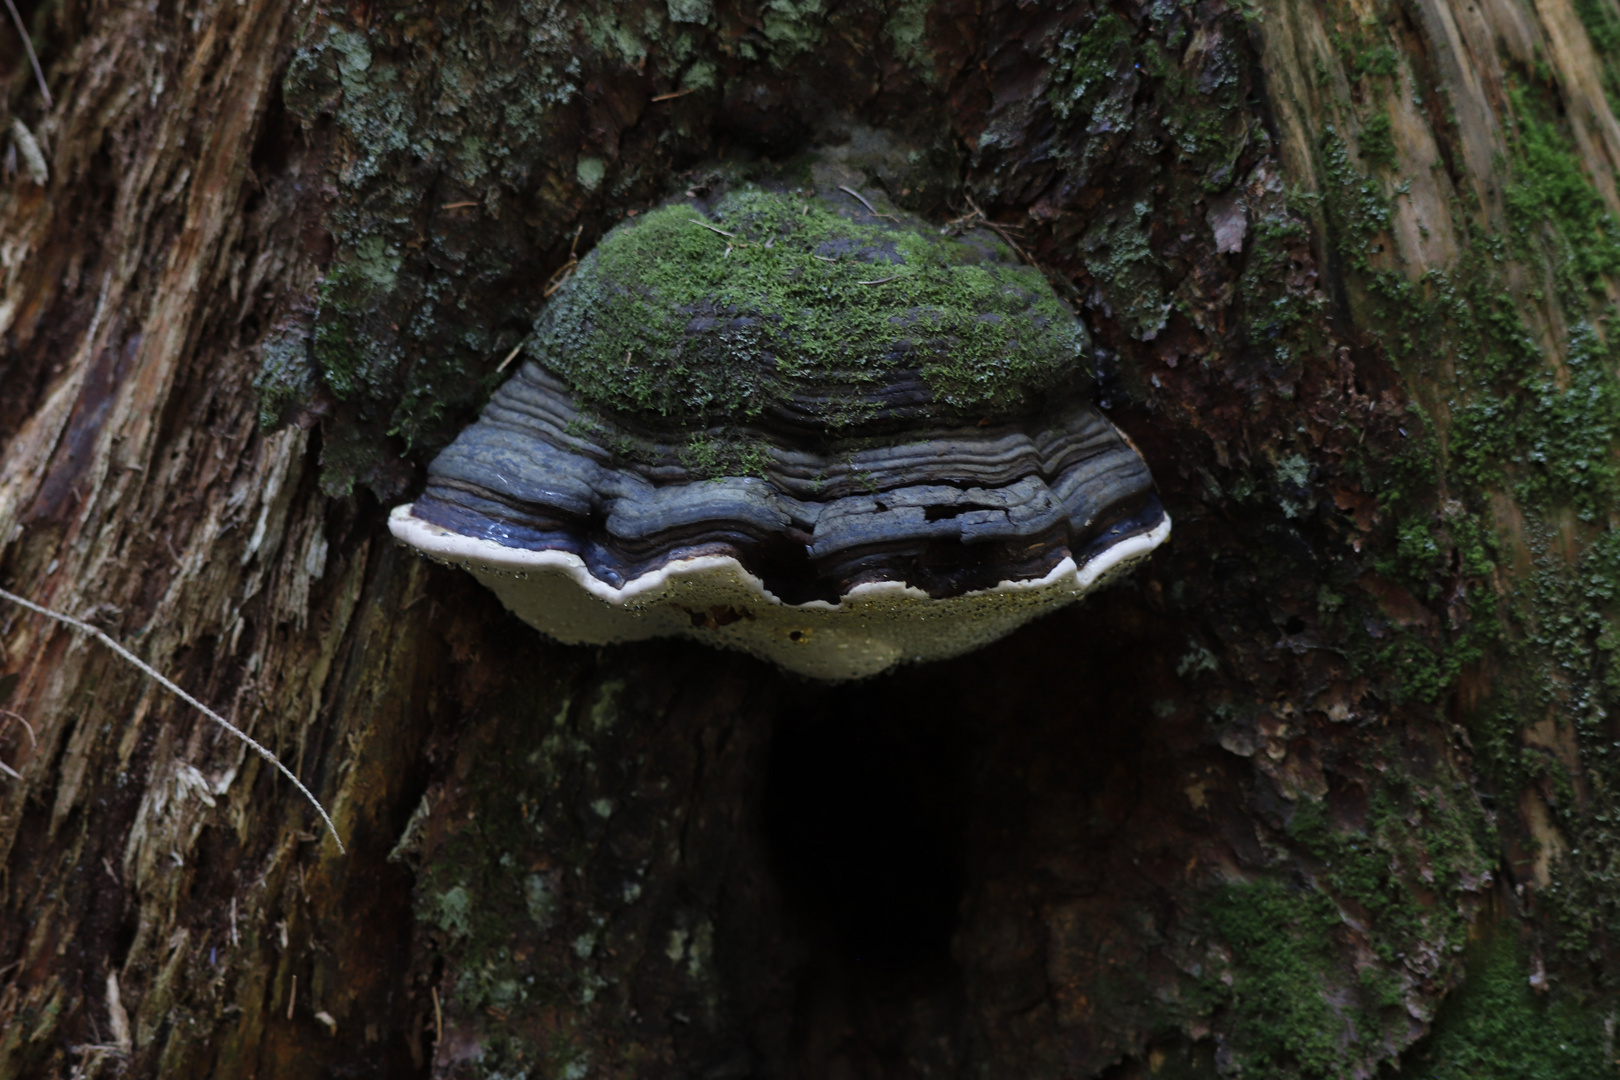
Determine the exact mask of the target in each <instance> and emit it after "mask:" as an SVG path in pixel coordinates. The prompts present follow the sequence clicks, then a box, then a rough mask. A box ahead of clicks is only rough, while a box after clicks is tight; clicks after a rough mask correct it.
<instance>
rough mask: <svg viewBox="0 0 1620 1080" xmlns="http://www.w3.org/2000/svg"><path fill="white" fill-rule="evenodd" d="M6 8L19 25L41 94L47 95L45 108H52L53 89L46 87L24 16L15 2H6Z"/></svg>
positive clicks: (19, 35) (9, 0) (43, 73)
mask: <svg viewBox="0 0 1620 1080" xmlns="http://www.w3.org/2000/svg"><path fill="white" fill-rule="evenodd" d="M6 7H7V8H8V9H9V10H10V11H11V21H12V22H14V23H16V24H17V36H18V37H20V38H22V43H23V48H24V49H25V50H27V52H28V62H29V63H30V64H32V65H34V78H35V79H36V80H38V82H39V92H40V93H41V94H44V95H45V107H46V108H47V109H49V108H52V107H53V106H54V103H53V102H52V101H51V88H50V87H48V86H46V85H45V72H44V71H43V70H42V69H41V68H40V66H39V57H37V56H35V55H34V43H33V42H32V41H31V40H29V37H28V28H27V27H25V26H23V21H22V14H21V13H20V12H18V11H17V5H16V4H15V3H13V0H6Z"/></svg>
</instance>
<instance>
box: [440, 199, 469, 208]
mask: <svg viewBox="0 0 1620 1080" xmlns="http://www.w3.org/2000/svg"><path fill="white" fill-rule="evenodd" d="M477 205H478V202H477V200H474V201H472V202H447V203H445V204H444V205H443V206H441V207H439V209H440V210H461V209H463V208H465V207H468V206H477Z"/></svg>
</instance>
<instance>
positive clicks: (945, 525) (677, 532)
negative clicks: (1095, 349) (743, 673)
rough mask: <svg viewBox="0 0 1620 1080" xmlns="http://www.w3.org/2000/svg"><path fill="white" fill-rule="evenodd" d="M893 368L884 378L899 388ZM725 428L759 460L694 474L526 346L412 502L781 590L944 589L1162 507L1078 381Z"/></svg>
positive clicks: (903, 389) (676, 439) (576, 548)
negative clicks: (591, 402)
mask: <svg viewBox="0 0 1620 1080" xmlns="http://www.w3.org/2000/svg"><path fill="white" fill-rule="evenodd" d="M908 382H909V380H906V379H899V380H896V382H895V384H894V385H893V386H892V387H891V389H892V390H895V391H898V393H899V396H900V397H902V398H904V397H907V396H909V388H908V385H907V384H908ZM916 385H917V386H918V387H920V386H921V382H920V380H918V382H917V384H916ZM717 437H720V436H718V435H717ZM723 437H725V438H729V439H733V440H735V439H739V438H741V439H744V440H746V441H747V442H748V443H749V445H751V446H753V447H755V448H756V455H755V457H754V459H753V460H754V462H755V470H754V471H756V472H757V473H758V475H749V476H721V477H718V478H712V479H698V478H695V477H694V475H693V473H692V470H690V469H689V468H688V467H687V466H686V465H685V464H683V451H684V449H685V447H686V445H687V443H686V438H687V436H686V435H685V434H684V433H676V432H670V433H668V435H667V437H666V439H664V440H660V439H659V438H658V437H657V433H649V432H647V431H645V430H634V429H631V428H629V427H628V426H620V425H618V424H615V423H614V421H613V420H612V419H611V418H608V417H605V416H603V415H601V414H598V413H594V412H593V413H592V414H591V415H589V416H585V415H582V414H581V413H580V411H579V410H577V409H576V408H575V405H574V402H573V399H572V396H571V395H570V392H569V389H568V387H567V386H566V385H564V384H563V383H562V382H561V381H560V380H559V379H557V378H556V377H554V376H553V375H551V374H550V373H549V372H547V371H546V370H545V369H543V368H542V367H541V366H540V365H539V364H538V363H536V362H534V361H532V360H531V361H528V362H526V363H525V364H524V366H523V367H522V369H521V370H520V371H519V372H518V373H517V374H516V375H515V376H514V377H513V378H512V379H511V380H509V381H508V382H507V383H506V384H505V385H504V386H503V387H502V388H501V389H500V390H499V391H498V392H497V393H496V395H495V397H494V399H493V400H492V401H491V402H490V403H489V405H488V407H487V408H486V409H485V410H484V413H483V416H482V417H481V419H480V420H479V421H478V422H477V423H476V424H474V425H472V426H471V427H469V428H467V429H466V430H465V431H463V432H462V433H461V435H460V436H459V437H458V438H457V439H456V440H455V442H454V443H452V444H451V445H450V446H449V447H448V448H447V449H446V450H445V451H444V452H443V453H441V454H440V455H439V457H438V458H437V459H436V460H435V461H434V462H433V464H432V466H431V467H430V469H429V473H428V482H427V488H426V491H425V492H424V493H423V495H422V497H421V498H419V499H418V500H417V501H416V503H415V505H414V507H413V509H412V510H411V513H412V514H413V515H414V516H415V517H417V518H420V519H422V520H424V521H427V522H430V523H432V524H434V525H437V526H440V527H441V528H444V529H448V530H450V531H452V532H455V533H459V534H461V535H464V536H468V537H472V538H476V539H481V540H488V541H493V542H495V543H497V544H500V545H501V546H503V547H507V548H515V549H525V550H530V551H544V550H556V551H566V552H570V553H572V554H574V555H577V556H579V558H581V559H582V560H583V561H584V563H585V565H586V567H587V568H588V569H589V571H590V573H591V574H592V575H593V576H594V577H596V578H597V579H599V580H600V581H603V582H605V583H607V584H609V585H612V586H614V587H616V588H617V587H622V586H623V585H624V584H625V583H626V582H628V581H631V580H633V579H635V578H638V577H641V576H642V575H645V574H648V573H650V572H652V571H655V570H658V569H660V568H661V567H663V566H665V565H667V564H669V563H671V562H674V561H677V560H681V559H689V558H694V557H698V556H703V555H729V556H731V557H734V558H735V559H737V560H738V561H739V562H740V563H741V564H742V565H743V566H744V567H745V568H747V569H748V570H749V571H750V572H751V573H753V574H754V575H756V576H757V577H759V578H760V579H761V580H762V581H763V582H764V583H765V586H766V588H767V589H769V590H770V592H771V593H772V594H774V595H775V596H776V597H777V598H778V599H779V600H781V601H782V602H784V603H788V604H801V603H805V602H807V601H811V600H824V601H828V602H830V603H837V602H838V601H839V598H840V597H842V596H844V595H846V594H848V593H849V592H850V590H851V589H853V588H854V587H855V586H857V585H860V584H863V583H870V582H880V581H901V582H905V583H906V584H908V585H911V586H913V587H916V588H918V589H921V590H922V591H923V592H926V593H927V594H928V595H929V596H931V597H935V598H944V597H950V596H958V595H961V594H964V593H968V592H972V591H975V590H982V589H987V588H991V587H993V586H995V585H997V584H999V583H1001V582H1005V581H1025V580H1035V579H1039V578H1041V577H1042V576H1043V575H1046V574H1047V573H1048V572H1049V571H1051V570H1052V569H1053V567H1055V566H1057V565H1058V563H1060V562H1061V561H1062V560H1063V559H1064V558H1065V557H1072V558H1073V559H1074V561H1075V563H1076V564H1077V565H1079V566H1082V567H1083V566H1084V565H1085V564H1086V562H1087V561H1088V560H1089V559H1091V558H1092V557H1094V556H1095V555H1097V554H1099V553H1101V552H1103V551H1106V550H1107V549H1109V548H1110V547H1113V546H1114V545H1116V544H1118V543H1119V542H1120V541H1122V540H1125V539H1128V538H1130V537H1132V536H1136V535H1145V534H1147V533H1150V532H1152V531H1153V530H1154V529H1155V528H1157V527H1159V526H1160V524H1161V522H1162V521H1163V520H1164V511H1163V509H1162V507H1161V506H1160V503H1159V500H1158V498H1157V496H1156V495H1155V494H1154V490H1153V481H1152V477H1151V476H1150V475H1149V472H1148V468H1147V465H1146V464H1145V463H1144V462H1143V461H1142V459H1141V457H1140V456H1139V455H1138V454H1137V453H1136V451H1135V450H1134V449H1132V448H1131V446H1130V445H1129V444H1128V443H1127V442H1126V441H1125V440H1124V439H1123V438H1121V437H1120V435H1119V434H1118V432H1116V431H1115V429H1114V428H1113V427H1112V425H1110V424H1109V423H1108V421H1107V420H1105V419H1103V417H1102V416H1101V415H1100V414H1099V413H1098V412H1097V410H1096V409H1095V408H1094V407H1093V406H1092V405H1091V404H1090V402H1089V401H1088V400H1086V398H1085V397H1084V396H1082V395H1080V394H1068V395H1060V396H1058V398H1057V400H1056V401H1055V402H1054V403H1052V404H1051V405H1049V407H1047V408H1046V409H1045V410H1043V411H1042V412H1040V413H1039V414H1037V415H1035V416H1031V417H1027V418H1025V419H1022V420H1018V421H1010V422H1005V423H1000V424H993V425H984V426H980V425H978V424H958V425H950V424H943V423H941V422H939V421H938V420H937V419H936V420H933V421H931V422H928V423H926V424H924V425H922V426H919V427H915V428H912V429H911V430H903V431H890V432H887V433H885V434H883V435H881V436H877V435H863V436H861V437H858V438H848V439H830V440H829V439H818V438H815V437H813V436H808V437H807V435H806V433H805V432H803V431H797V430H795V429H794V427H793V426H791V425H773V427H772V428H763V427H762V428H760V429H758V430H750V429H746V428H745V429H742V430H740V431H739V430H738V429H735V428H732V429H729V430H728V431H726V432H725V433H724V435H723Z"/></svg>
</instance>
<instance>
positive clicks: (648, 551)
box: [389, 166, 1170, 679]
mask: <svg viewBox="0 0 1620 1080" xmlns="http://www.w3.org/2000/svg"><path fill="white" fill-rule="evenodd" d="M841 179H843V178H842V177H840V176H839V174H838V173H837V172H835V171H832V170H830V169H829V168H827V167H824V166H823V167H817V168H816V169H815V170H814V172H813V173H812V180H811V183H810V184H807V185H805V186H801V187H791V186H786V185H783V186H776V187H769V186H760V185H754V184H746V185H740V186H736V187H733V188H731V189H730V190H727V191H723V192H719V193H717V194H715V195H713V196H711V197H710V198H709V199H707V200H703V199H696V198H690V197H689V198H686V199H682V200H679V201H675V202H671V203H668V204H666V205H664V206H662V207H659V208H658V209H655V210H652V211H649V212H647V213H645V214H642V215H640V216H639V217H636V218H634V219H631V220H629V221H626V222H625V223H623V224H621V225H619V226H617V227H616V228H614V229H613V230H612V231H611V232H609V233H608V234H607V235H606V236H605V237H604V238H603V239H602V241H601V242H600V243H599V244H598V245H597V247H596V249H595V250H594V251H592V252H591V253H590V254H588V255H586V256H585V257H584V258H583V259H582V260H581V261H580V263H579V267H578V270H577V272H576V273H575V274H574V275H573V276H572V278H570V279H569V280H568V281H567V282H566V284H564V285H563V287H562V288H561V289H560V290H559V291H558V292H557V294H556V295H555V296H554V297H553V298H552V299H551V301H550V302H549V303H548V304H547V306H546V308H545V310H544V311H543V312H542V314H541V316H540V318H539V320H538V321H537V323H536V325H535V330H534V334H533V335H532V337H531V338H530V340H529V342H528V345H527V358H526V361H525V363H524V364H523V366H522V368H521V369H520V370H519V371H518V373H517V374H516V375H515V376H513V378H511V379H510V380H509V381H508V382H507V383H506V384H505V385H504V386H502V387H501V388H500V390H499V391H498V392H497V393H496V394H495V396H494V398H493V399H492V400H491V401H490V403H489V405H488V406H487V407H486V408H485V410H484V412H483V415H482V416H481V417H480V419H479V420H478V421H477V422H476V423H474V424H473V425H471V426H470V427H468V428H467V429H466V430H464V431H463V432H462V433H461V434H460V435H459V436H458V437H457V438H456V440H455V442H453V443H452V444H451V445H450V446H449V447H448V448H446V449H445V450H444V452H443V453H441V454H440V455H439V456H438V458H437V459H436V460H435V461H434V462H433V464H432V465H431V466H430V468H429V470H428V481H427V487H426V490H425V491H424V492H423V494H422V496H421V497H420V498H418V499H417V500H416V501H415V502H414V503H412V504H409V505H406V506H400V507H397V508H395V510H394V511H393V513H392V515H391V516H390V519H389V525H390V528H391V529H392V530H393V533H394V535H395V536H396V537H397V538H398V539H400V540H401V541H403V542H405V543H407V544H409V545H411V546H412V547H414V548H416V549H418V550H419V551H421V552H423V553H424V554H426V555H428V556H430V557H432V558H434V559H437V560H439V561H441V562H444V563H447V564H450V565H453V566H459V567H462V568H464V569H466V570H468V571H470V572H471V573H473V574H474V575H475V576H477V577H478V578H479V579H480V580H481V581H483V582H484V583H485V584H487V585H488V586H489V587H490V588H492V589H494V590H495V592H496V593H497V595H499V596H500V598H501V600H502V602H503V603H505V604H506V606H507V607H508V608H509V609H511V610H512V611H513V612H514V613H516V614H517V615H518V616H519V617H520V618H522V619H523V620H524V621H525V622H528V623H529V624H530V625H532V626H534V627H536V628H537V629H539V630H542V631H544V632H545V633H547V634H549V635H551V636H552V637H554V638H557V639H558V640H560V641H563V642H567V643H591V644H607V643H612V642H623V641H636V640H642V639H645V638H652V637H662V636H671V635H679V636H684V637H692V638H696V639H698V640H701V641H706V642H709V643H710V644H714V645H719V646H724V647H728V648H734V649H741V650H743V651H745V652H749V653H753V654H754V655H756V656H760V657H763V658H765V659H767V660H771V661H774V662H775V663H777V664H780V665H781V666H782V667H784V668H787V669H788V670H790V671H796V672H800V673H802V674H805V675H810V676H813V677H817V678H822V679H850V678H859V677H862V676H867V675H873V674H876V673H878V672H881V671H883V670H885V669H887V668H889V667H892V666H893V665H895V664H898V663H902V662H907V661H926V660H938V659H943V658H946V657H950V656H956V655H959V654H961V653H964V652H967V651H969V650H971V649H975V648H978V647H979V646H981V645H985V644H988V643H990V642H992V641H995V640H996V639H998V638H1000V637H1002V636H1004V635H1006V634H1007V633H1009V632H1011V631H1012V630H1013V629H1015V628H1016V627H1018V626H1020V625H1022V624H1023V623H1025V622H1027V621H1028V620H1030V619H1032V618H1034V617H1036V616H1038V615H1041V614H1044V613H1046V612H1048V611H1051V610H1053V609H1055V608H1057V607H1059V606H1062V605H1065V604H1068V603H1071V602H1072V601H1074V600H1076V599H1079V598H1080V597H1081V596H1084V595H1085V594H1086V593H1088V592H1090V591H1092V590H1094V589H1096V588H1098V587H1099V586H1100V585H1102V584H1103V583H1104V582H1106V581H1107V580H1109V579H1111V578H1112V577H1114V576H1116V575H1118V574H1119V573H1121V572H1123V571H1124V570H1125V569H1127V568H1128V567H1129V566H1130V565H1131V564H1133V563H1135V562H1137V561H1138V560H1140V559H1142V558H1144V557H1146V555H1147V554H1148V553H1149V552H1150V551H1152V550H1153V548H1155V547H1157V546H1158V545H1159V544H1160V543H1162V542H1163V541H1164V540H1165V538H1166V537H1167V536H1168V535H1169V532H1170V520H1169V517H1168V516H1167V515H1166V514H1165V512H1164V509H1163V507H1162V506H1161V505H1160V503H1159V500H1158V498H1157V496H1156V495H1155V493H1154V490H1153V481H1152V477H1151V476H1150V475H1149V473H1148V468H1147V465H1146V464H1145V463H1144V462H1143V461H1142V458H1141V456H1140V455H1139V454H1138V453H1137V452H1136V450H1135V449H1134V447H1132V446H1131V444H1130V443H1129V441H1128V440H1126V439H1125V438H1124V437H1123V436H1122V435H1121V434H1120V433H1119V432H1118V431H1116V430H1115V429H1114V427H1113V426H1112V425H1111V424H1110V423H1109V422H1108V421H1107V420H1106V419H1104V418H1103V416H1102V415H1101V414H1100V413H1099V412H1098V411H1097V410H1096V409H1095V408H1094V407H1093V405H1092V404H1091V387H1090V384H1089V379H1088V376H1087V374H1086V369H1087V367H1088V366H1089V365H1088V364H1087V363H1086V360H1087V358H1088V357H1089V339H1088V337H1087V334H1086V331H1085V328H1084V326H1083V325H1082V324H1081V323H1080V322H1079V320H1078V319H1076V318H1075V316H1074V315H1073V313H1072V312H1071V311H1070V310H1069V309H1068V308H1067V306H1066V305H1065V304H1064V303H1063V302H1062V301H1061V300H1060V299H1059V298H1058V297H1057V295H1056V294H1055V293H1054V292H1053V291H1052V288H1051V286H1050V285H1049V284H1048V283H1047V282H1046V280H1045V279H1044V278H1043V277H1042V275H1041V273H1040V272H1039V271H1038V270H1036V269H1035V268H1033V267H1030V266H1025V265H1022V264H1020V262H1019V261H1018V260H1017V258H1016V257H1015V255H1014V253H1013V252H1012V251H1011V250H1010V249H1009V248H1008V247H1007V245H1006V244H1005V243H1003V242H1002V241H1001V240H1000V239H999V238H998V237H996V236H995V235H993V234H992V233H990V232H989V231H988V230H975V231H969V232H967V233H965V234H963V235H960V236H957V235H952V234H950V233H949V232H948V231H946V230H942V229H940V228H939V227H938V226H934V225H930V224H928V223H927V222H924V221H922V220H921V219H919V218H916V217H914V216H911V215H908V214H904V213H900V212H898V211H895V210H894V209H893V208H892V207H891V206H889V205H888V203H887V202H886V200H884V199H883V198H882V196H881V195H877V194H875V193H869V192H858V191H857V188H856V187H855V186H853V183H854V180H853V178H852V177H851V178H849V182H847V183H844V182H840V180H841Z"/></svg>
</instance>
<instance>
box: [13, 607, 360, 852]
mask: <svg viewBox="0 0 1620 1080" xmlns="http://www.w3.org/2000/svg"><path fill="white" fill-rule="evenodd" d="M0 600H10V601H11V602H12V603H13V604H17V605H19V606H21V607H25V608H27V609H28V610H29V611H32V612H34V613H35V614H38V615H43V616H45V617H46V618H47V619H55V620H56V621H57V622H59V623H62V624H63V625H65V626H68V627H71V628H72V629H74V630H77V631H78V632H79V633H81V634H88V635H89V636H91V637H93V638H95V639H96V640H97V641H99V642H101V643H102V644H103V645H105V646H107V648H109V649H111V650H112V651H113V652H115V653H117V654H118V655H119V656H121V657H123V658H124V659H125V660H127V661H129V662H130V663H131V664H134V665H135V667H136V668H138V669H139V670H140V671H141V672H142V673H143V674H145V675H146V676H147V677H148V678H151V679H153V680H155V681H156V682H157V684H158V685H159V686H161V687H163V688H164V689H165V690H167V691H169V693H171V694H174V695H175V696H176V697H178V698H179V699H180V700H181V701H184V702H185V703H186V704H188V705H190V706H192V707H193V708H195V709H197V710H198V711H200V712H201V713H202V714H203V715H204V716H206V717H208V719H210V720H212V721H213V722H214V723H216V724H218V725H219V726H220V727H222V728H224V729H225V730H226V731H228V732H230V733H231V734H232V735H235V736H236V737H237V738H238V739H240V740H242V742H244V743H246V744H247V745H248V747H250V748H251V749H252V750H254V751H255V752H256V753H257V754H258V755H259V756H260V757H262V758H264V760H266V761H268V762H269V763H270V764H272V765H274V766H275V767H276V769H277V770H279V771H280V772H281V774H282V775H283V776H285V777H286V778H287V779H288V780H291V781H292V785H293V787H295V788H297V789H298V791H299V793H300V794H302V795H303V796H304V798H306V799H308V800H309V804H310V805H311V806H313V807H314V808H315V812H316V813H317V814H319V815H321V820H322V821H324V822H326V827H327V829H328V830H329V831H330V832H331V834H332V841H333V842H334V843H335V844H337V846H338V851H340V852H342V853H343V854H348V852H347V850H346V849H345V848H344V847H343V841H342V839H341V838H340V837H339V836H338V831H337V826H336V825H334V824H332V819H331V818H330V817H328V816H327V813H326V808H325V807H323V806H322V805H321V802H320V800H319V799H317V798H316V797H315V795H314V793H313V792H311V791H310V790H309V788H307V787H305V786H304V785H303V782H302V781H300V780H299V779H298V777H296V776H294V775H293V773H292V770H291V769H289V768H287V766H285V765H283V764H282V763H281V759H280V758H278V757H276V755H274V754H272V753H271V752H270V751H269V750H267V749H265V748H264V747H263V746H261V745H259V744H258V743H257V742H255V741H254V739H253V737H252V736H250V735H249V734H248V733H247V732H245V731H243V730H242V729H241V728H239V727H237V726H236V725H235V724H233V723H231V722H230V721H229V720H227V719H225V718H224V717H223V716H221V715H219V713H217V712H215V711H214V710H213V709H210V708H209V707H208V706H206V705H204V704H203V703H202V702H200V701H198V700H197V699H196V698H194V697H192V696H191V695H190V694H188V693H186V692H185V691H184V690H182V689H180V687H179V686H177V685H175V683H174V682H172V681H171V680H169V679H168V678H165V677H164V675H163V674H162V673H161V672H159V671H158V670H157V669H156V668H154V667H153V666H152V665H151V664H148V663H147V662H146V661H144V660H142V659H141V658H140V657H138V656H136V655H135V654H134V653H132V652H130V651H129V650H128V649H126V648H124V647H123V646H122V645H120V644H118V642H116V641H114V640H113V639H112V638H110V637H108V636H107V635H106V634H104V633H102V631H101V630H100V629H98V628H97V627H95V626H92V625H90V624H89V623H87V622H85V621H84V620H82V619H75V618H74V617H73V616H71V615H64V614H62V613H61V612H59V611H52V610H51V609H50V608H48V607H42V606H41V605H39V604H36V603H34V602H33V601H32V600H25V599H23V598H22V597H20V596H18V595H17V594H16V593H12V592H7V591H6V590H5V589H0Z"/></svg>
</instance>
